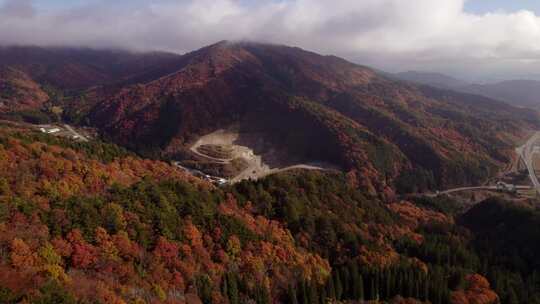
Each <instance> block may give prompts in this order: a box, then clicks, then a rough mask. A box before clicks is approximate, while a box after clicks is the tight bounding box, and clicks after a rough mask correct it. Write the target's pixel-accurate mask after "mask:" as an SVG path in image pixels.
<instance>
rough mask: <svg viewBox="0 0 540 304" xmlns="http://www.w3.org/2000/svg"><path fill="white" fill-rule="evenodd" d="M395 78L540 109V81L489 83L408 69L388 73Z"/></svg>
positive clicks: (522, 80)
mask: <svg viewBox="0 0 540 304" xmlns="http://www.w3.org/2000/svg"><path fill="white" fill-rule="evenodd" d="M388 75H389V76H390V77H394V78H396V79H400V80H404V81H409V82H412V83H417V84H425V85H429V86H432V87H436V88H442V89H449V90H454V91H458V92H463V93H469V94H475V95H480V96H484V97H487V98H491V99H494V100H498V101H503V102H506V103H508V104H511V105H513V106H519V107H528V108H532V109H535V110H538V109H540V99H539V98H538V96H539V95H540V81H538V80H527V79H516V80H505V81H498V82H490V83H482V84H481V83H469V82H466V81H462V80H459V79H456V78H453V77H450V76H447V75H444V74H439V73H429V72H418V71H409V72H402V73H396V74H388Z"/></svg>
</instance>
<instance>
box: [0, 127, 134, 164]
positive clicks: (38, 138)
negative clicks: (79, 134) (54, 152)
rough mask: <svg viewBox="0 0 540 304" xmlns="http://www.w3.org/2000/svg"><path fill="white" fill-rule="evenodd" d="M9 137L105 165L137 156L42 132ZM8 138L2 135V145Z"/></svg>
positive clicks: (110, 146)
mask: <svg viewBox="0 0 540 304" xmlns="http://www.w3.org/2000/svg"><path fill="white" fill-rule="evenodd" d="M9 137H12V138H16V139H19V140H21V142H22V143H24V144H30V143H33V142H41V143H45V144H48V145H54V146H59V147H62V148H69V149H73V150H75V151H79V152H82V153H84V154H85V155H86V156H87V157H89V158H92V159H96V160H99V161H101V162H103V163H110V162H112V161H113V160H115V159H117V158H122V157H127V156H135V154H134V153H133V152H130V151H129V150H127V149H125V148H123V147H120V146H118V145H115V144H112V143H106V142H102V141H100V140H93V141H88V142H79V141H74V140H71V139H67V138H63V137H58V136H52V135H49V134H44V133H40V132H31V131H20V132H15V133H11V134H9ZM7 139H8V136H6V135H0V142H1V143H2V144H7V143H8V140H7Z"/></svg>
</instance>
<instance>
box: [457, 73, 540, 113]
mask: <svg viewBox="0 0 540 304" xmlns="http://www.w3.org/2000/svg"><path fill="white" fill-rule="evenodd" d="M463 90H464V91H468V92H471V93H473V94H478V95H483V96H486V97H489V98H493V99H497V100H502V101H505V102H508V103H509V104H511V105H515V106H522V107H530V108H533V109H539V108H540V98H539V97H538V96H540V81H537V80H508V81H502V82H497V83H490V84H476V85H469V86H466V87H464V88H463Z"/></svg>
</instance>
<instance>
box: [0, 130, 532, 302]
mask: <svg viewBox="0 0 540 304" xmlns="http://www.w3.org/2000/svg"><path fill="white" fill-rule="evenodd" d="M0 132H1V134H0V141H1V145H0V167H1V169H2V172H4V173H3V174H2V177H1V179H0V191H1V194H0V232H1V233H0V252H2V254H1V255H0V269H1V271H0V291H1V292H0V302H2V303H19V302H21V301H22V302H26V303H51V304H52V303H201V302H203V303H251V302H253V303H327V299H334V300H335V301H336V300H341V301H343V302H350V301H360V300H370V299H371V300H373V299H381V300H388V301H391V302H392V303H411V302H412V303H415V302H414V301H415V300H413V299H414V298H415V299H417V300H418V301H428V300H429V301H430V302H431V303H470V302H469V301H476V302H474V303H496V302H497V301H498V299H499V298H498V296H497V294H496V293H495V291H496V292H500V294H501V295H503V296H504V297H510V298H512V299H513V298H514V297H516V299H519V300H521V301H523V302H522V303H533V302H532V300H533V299H536V297H537V293H538V288H537V287H538V286H537V285H536V287H535V285H534V284H533V285H530V287H528V288H529V289H527V290H526V292H525V290H522V289H521V286H522V285H520V284H521V283H520V282H519V281H516V279H515V278H514V277H512V275H520V271H522V270H521V269H519V268H514V267H517V266H513V265H514V264H511V263H512V262H511V261H509V262H504V260H501V262H499V261H498V260H496V259H484V257H487V256H490V255H489V252H488V251H484V250H483V247H482V246H484V245H485V244H484V243H481V241H482V240H484V233H486V232H484V231H490V228H489V227H490V226H489V225H491V224H490V223H488V224H487V226H483V227H482V229H483V230H480V229H478V228H476V226H470V227H471V228H470V229H471V230H467V229H466V228H465V227H463V226H457V225H456V224H454V223H455V219H454V215H453V213H443V212H442V211H443V210H455V208H450V209H445V208H442V207H443V206H454V207H455V206H457V205H456V204H457V203H456V202H452V201H447V200H444V199H442V200H438V201H432V200H420V201H416V202H414V203H415V204H416V205H417V206H415V204H413V203H411V202H405V201H402V202H396V203H392V204H384V203H383V202H381V201H380V200H379V199H378V198H377V197H374V196H370V195H369V194H367V193H364V192H362V191H360V190H358V189H355V188H354V187H353V186H351V185H350V184H349V183H347V181H346V177H345V176H344V175H343V174H341V173H323V172H311V173H309V172H302V171H297V172H291V173H287V174H279V175H275V176H271V177H269V178H266V179H264V180H262V181H259V182H250V181H245V182H242V183H239V184H237V185H234V186H230V187H227V188H223V189H217V188H214V187H213V186H211V185H209V184H206V183H205V182H203V181H199V180H197V179H195V178H193V177H189V176H187V175H185V174H184V173H182V172H181V171H178V170H179V169H175V168H174V167H170V166H168V165H167V164H165V163H161V162H157V161H148V160H142V159H139V158H137V157H135V156H133V155H131V154H130V153H129V152H127V151H125V150H123V149H121V148H118V147H115V146H114V145H108V144H101V143H98V142H96V143H91V144H90V143H88V144H74V143H71V142H69V141H64V140H61V139H57V138H54V137H50V136H47V135H41V134H37V133H35V132H33V131H29V130H26V129H21V128H20V127H10V126H2V129H1V131H0ZM492 204H493V203H491V202H486V203H483V204H481V205H479V206H478V208H475V209H473V210H471V211H470V212H468V213H466V214H465V217H464V220H463V221H464V222H465V225H466V226H469V224H468V223H469V222H471V223H473V224H471V225H474V223H478V221H477V219H476V218H475V217H478V216H484V215H483V214H484V212H483V211H481V210H477V209H486V208H487V210H489V209H490V208H491V209H493V207H491V206H492ZM497 204H500V203H497ZM517 211H518V210H517V209H516V212H517ZM495 212H498V211H495ZM527 212H529V211H523V212H521V213H524V214H526V213H527ZM518 213H519V212H518ZM518 213H516V219H518V218H519V217H520V216H521V215H520V214H518ZM490 214H493V212H491V213H490ZM495 222H496V220H495V221H494V224H495ZM530 224H534V223H530ZM522 225H523V226H526V225H529V223H528V222H524V223H523V224H522ZM476 238H478V243H477V241H476ZM498 242H499V243H500V244H501V245H500V246H502V248H505V247H506V248H508V249H502V250H501V251H499V252H500V253H507V254H508V256H509V257H510V256H513V257H515V256H516V254H517V256H518V257H521V258H524V259H526V258H527V250H524V251H522V252H519V251H518V252H516V251H512V250H511V247H510V246H509V245H510V243H509V244H506V245H505V242H506V239H505V238H503V239H499V240H498ZM476 248H478V251H476V250H477V249H476ZM503 256H504V255H500V256H499V257H503ZM486 263H487V264H486ZM491 263H493V265H496V266H497V267H498V268H497V269H500V270H501V271H502V272H501V273H500V274H497V275H498V278H499V280H495V281H492V282H497V285H496V286H495V287H496V288H495V291H494V290H492V289H491V288H490V285H489V283H488V282H487V281H486V279H485V278H484V277H483V276H482V275H484V276H486V275H487V276H491V275H492V273H491V272H490V271H491V270H489V271H486V269H491V268H490V267H491V265H492V264H491ZM531 265H533V264H531ZM486 267H487V268H486ZM529 270H530V269H529ZM523 275H525V273H523ZM524 277H525V276H524ZM527 278H531V279H533V278H534V277H527ZM503 280H511V281H508V282H512V283H511V285H505V284H503V283H500V282H507V281H503ZM479 299H482V300H479ZM502 299H506V298H502ZM526 301H528V302H526ZM350 303H354V302H350ZM505 303H512V302H505Z"/></svg>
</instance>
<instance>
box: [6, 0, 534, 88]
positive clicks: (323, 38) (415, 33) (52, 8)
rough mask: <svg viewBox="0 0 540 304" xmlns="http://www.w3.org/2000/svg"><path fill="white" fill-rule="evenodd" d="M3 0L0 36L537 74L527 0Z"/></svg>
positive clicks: (24, 41)
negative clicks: (250, 43)
mask: <svg viewBox="0 0 540 304" xmlns="http://www.w3.org/2000/svg"><path fill="white" fill-rule="evenodd" d="M110 2H111V1H103V0H77V1H67V0H0V44H1V45H39V46H85V47H93V48H127V49H132V50H144V51H147V50H166V51H173V52H177V53H184V52H188V51H191V50H194V49H197V48H200V47H202V46H205V45H208V44H212V43H215V42H217V41H220V40H254V41H261V42H271V43H279V44H286V45H292V46H299V47H302V48H304V49H308V50H312V51H316V52H320V53H323V54H333V55H337V56H340V57H344V58H346V59H348V60H351V61H353V62H356V63H359V64H364V65H369V66H373V67H375V68H379V69H383V70H386V71H390V72H396V71H405V70H423V71H435V72H442V73H447V74H450V75H453V76H456V77H460V78H463V79H467V80H475V81H476V80H480V81H490V80H500V79H512V78H528V79H540V73H538V70H539V68H540V15H539V12H540V5H539V4H535V1H531V0H519V1H512V3H505V2H508V1H499V0H493V1H488V0H468V1H464V0H437V1H433V0H410V1H403V0H360V1H359V0H336V1H327V0H260V1H249V0H180V1H173V0H152V1H142V0H131V1H127V0H119V1H115V2H114V3H110Z"/></svg>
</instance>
